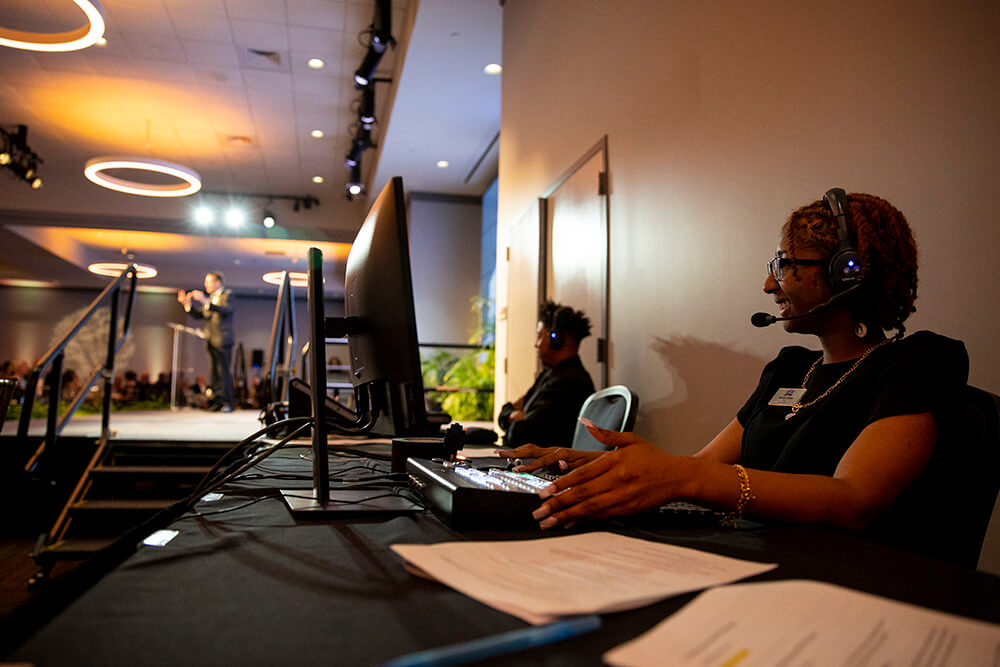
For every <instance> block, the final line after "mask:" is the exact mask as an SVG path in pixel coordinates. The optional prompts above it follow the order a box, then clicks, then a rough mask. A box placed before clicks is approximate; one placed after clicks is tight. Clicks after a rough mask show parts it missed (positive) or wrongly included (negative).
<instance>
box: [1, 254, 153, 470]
mask: <svg viewBox="0 0 1000 667" xmlns="http://www.w3.org/2000/svg"><path fill="white" fill-rule="evenodd" d="M126 282H127V283H128V298H127V301H126V303H125V312H124V314H123V317H122V331H121V336H120V337H119V335H118V320H119V314H118V308H119V304H118V302H119V300H120V297H121V294H122V288H123V286H124V285H125V283H126ZM135 286H136V267H135V264H130V265H129V266H128V267H126V268H125V270H124V271H122V272H121V274H120V275H119V276H118V277H117V278H116V279H115V280H114V281H113V282H112V283H111V284H110V285H108V286H107V287H105V288H104V291H103V292H101V293H100V295H99V296H98V297H97V298H96V299H94V301H93V303H91V304H90V307H89V308H88V309H87V311H86V312H85V313H84V314H83V315H82V316H81V317H80V319H79V320H77V322H76V324H74V325H73V327H72V328H71V329H70V330H69V331H68V332H67V333H66V335H64V336H63V337H62V338H61V339H60V340H59V342H57V343H56V344H55V345H54V346H52V349H50V350H49V351H48V352H47V353H45V356H43V357H42V359H41V360H40V361H39V362H38V364H37V365H36V366H35V368H34V370H33V371H31V374H30V375H29V376H28V383H27V387H26V388H25V392H24V401H23V403H22V405H21V418H20V421H19V422H18V425H17V437H18V439H19V440H24V439H25V438H27V437H28V427H29V425H30V423H31V412H32V408H33V407H34V402H35V394H36V393H37V391H38V384H39V381H40V380H41V378H42V375H43V374H44V373H46V372H47V373H48V375H47V377H48V385H49V405H48V414H47V418H46V422H45V437H44V439H43V440H42V442H41V444H40V445H39V446H38V449H37V450H36V451H35V454H34V455H33V456H32V457H31V459H30V460H29V461H28V463H27V465H25V469H26V470H27V471H28V472H32V473H33V472H35V471H36V470H37V469H38V467H39V466H40V465H41V464H43V463H45V462H46V461H48V460H52V457H53V456H55V455H56V453H57V452H58V446H57V441H58V438H59V434H60V433H61V432H62V430H63V429H64V428H65V427H66V424H68V423H69V421H70V419H72V417H73V414H74V413H75V412H76V410H77V409H78V408H79V407H80V405H82V404H83V401H84V399H85V398H86V397H87V396H88V395H89V394H90V389H91V387H93V386H94V384H95V383H96V382H97V381H98V379H100V378H103V379H104V395H103V397H102V399H103V400H102V405H101V445H102V446H103V445H106V444H107V441H108V438H109V435H110V432H111V431H110V421H111V389H112V380H113V377H114V368H115V355H116V354H117V352H118V350H120V349H121V347H122V345H123V344H124V343H125V339H126V338H128V333H129V327H130V326H131V323H132V305H133V303H134V301H135ZM104 306H108V307H109V309H110V317H109V320H110V322H109V325H108V345H107V357H106V359H105V361H104V363H103V364H102V365H101V366H99V367H98V368H96V369H95V370H94V371H93V373H92V375H91V376H90V379H89V380H88V381H87V382H86V383H85V384H84V386H83V389H82V390H81V391H80V392H79V393H78V394H77V395H76V397H75V398H74V400H73V402H72V403H71V404H70V406H69V408H68V409H67V410H66V413H65V414H64V415H63V418H62V420H61V421H60V420H59V403H60V398H61V397H62V374H63V359H64V357H65V355H66V346H67V345H68V344H69V343H70V342H71V341H72V340H73V338H75V337H76V335H77V334H78V333H80V331H81V330H82V329H83V327H84V326H85V325H86V324H87V322H89V321H90V319H91V318H92V317H93V316H94V314H95V313H96V312H97V311H98V310H99V309H100V308H102V307H104ZM43 467H44V466H43Z"/></svg>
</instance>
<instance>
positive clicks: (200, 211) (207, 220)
mask: <svg viewBox="0 0 1000 667" xmlns="http://www.w3.org/2000/svg"><path fill="white" fill-rule="evenodd" d="M194 221H195V222H196V223H197V224H199V225H201V226H202V227H207V226H209V225H210V224H212V223H213V222H215V211H213V210H212V209H211V207H209V206H206V205H205V204H201V205H200V206H198V208H196V209H195V210H194Z"/></svg>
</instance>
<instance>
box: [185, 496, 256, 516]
mask: <svg viewBox="0 0 1000 667" xmlns="http://www.w3.org/2000/svg"><path fill="white" fill-rule="evenodd" d="M272 498H275V496H274V495H273V494H269V495H266V496H261V497H260V498H256V499H254V500H251V501H250V502H248V503H243V504H242V505H237V506H236V507H230V508H228V509H224V510H215V511H214V512H191V513H188V514H185V515H184V516H182V517H180V518H178V519H176V521H183V520H185V519H197V518H200V517H203V516H213V515H215V514H225V513H227V512H235V511H236V510H241V509H245V508H247V507H250V506H251V505H256V504H257V503H259V502H261V501H262V500H270V499H272Z"/></svg>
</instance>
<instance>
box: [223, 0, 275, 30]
mask: <svg viewBox="0 0 1000 667" xmlns="http://www.w3.org/2000/svg"><path fill="white" fill-rule="evenodd" d="M226 10H227V11H228V13H229V16H230V17H231V18H233V19H239V20H249V21H264V22H267V23H282V24H283V23H285V21H287V20H288V15H287V13H286V11H285V3H284V2H283V0H226Z"/></svg>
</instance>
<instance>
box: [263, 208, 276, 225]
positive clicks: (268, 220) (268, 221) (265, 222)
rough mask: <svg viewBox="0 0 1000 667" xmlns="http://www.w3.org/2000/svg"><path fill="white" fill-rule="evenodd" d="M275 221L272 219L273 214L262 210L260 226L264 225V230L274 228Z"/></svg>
mask: <svg viewBox="0 0 1000 667" xmlns="http://www.w3.org/2000/svg"><path fill="white" fill-rule="evenodd" d="M276 222H277V221H276V220H275V218H274V213H271V212H270V211H268V210H267V209H266V208H265V209H264V218H263V219H262V220H261V224H262V225H264V228H265V229H271V228H272V227H274V225H275V223H276Z"/></svg>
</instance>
